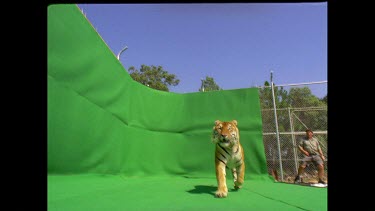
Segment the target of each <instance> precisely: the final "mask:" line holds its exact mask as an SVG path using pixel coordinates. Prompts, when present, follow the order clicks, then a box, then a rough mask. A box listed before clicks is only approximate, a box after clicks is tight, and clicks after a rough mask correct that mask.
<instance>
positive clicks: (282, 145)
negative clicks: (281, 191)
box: [258, 81, 328, 183]
mask: <svg viewBox="0 0 375 211" xmlns="http://www.w3.org/2000/svg"><path fill="white" fill-rule="evenodd" d="M327 85H328V82H327V81H324V82H311V83H303V84H289V85H288V84H287V85H275V84H274V86H273V87H272V86H268V84H266V85H265V86H263V87H258V88H259V95H260V103H261V109H262V121H263V141H264V147H265V154H266V159H267V167H268V172H269V174H270V175H273V176H274V177H275V179H276V180H278V181H283V182H290V183H292V182H294V178H295V176H296V175H297V171H298V167H299V164H300V161H301V159H302V158H303V155H302V153H301V152H300V151H299V150H298V147H297V145H298V143H299V141H300V140H301V139H302V138H303V137H304V136H305V135H306V132H305V130H306V129H307V128H310V129H312V130H313V132H314V137H315V138H317V139H318V141H319V143H320V146H321V148H322V151H323V153H324V156H325V158H326V160H325V161H324V168H325V172H324V173H325V175H324V180H325V181H326V182H328V180H327V176H328V153H327V150H328V149H327V143H328V137H327ZM272 90H273V91H274V92H273V93H272ZM302 178H303V181H304V182H317V181H318V171H317V167H315V166H314V164H313V163H311V164H309V165H308V166H307V167H306V168H305V172H304V174H303V175H302Z"/></svg>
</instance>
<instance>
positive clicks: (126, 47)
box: [117, 46, 128, 60]
mask: <svg viewBox="0 0 375 211" xmlns="http://www.w3.org/2000/svg"><path fill="white" fill-rule="evenodd" d="M126 49H128V46H125V47H124V48H123V49H122V50H121V51H120V52H119V53H118V54H117V60H120V55H121V54H122V52H124V51H125V50H126Z"/></svg>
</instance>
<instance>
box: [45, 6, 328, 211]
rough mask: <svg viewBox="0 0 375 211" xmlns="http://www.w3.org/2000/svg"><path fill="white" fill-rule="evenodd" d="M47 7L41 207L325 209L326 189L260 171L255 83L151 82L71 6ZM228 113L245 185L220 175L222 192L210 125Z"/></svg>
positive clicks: (263, 168) (262, 163)
mask: <svg viewBox="0 0 375 211" xmlns="http://www.w3.org/2000/svg"><path fill="white" fill-rule="evenodd" d="M47 9H48V25H47V27H48V36H47V38H48V43H47V48H48V79H47V80H48V84H47V85H48V93H47V94H48V95H47V97H48V101H47V103H48V105H47V106H48V109H47V110H48V111H47V116H48V119H47V121H48V124H47V126H48V130H47V131H48V136H47V137H48V141H47V145H48V148H47V149H48V159H47V165H48V210H69V211H71V210H91V211H93V210H111V211H113V210H119V211H122V210H163V211H165V210H207V209H212V208H214V209H215V210H228V209H230V208H233V207H235V208H236V210H251V209H252V210H275V209H277V210H288V211H289V210H300V208H301V207H304V209H305V210H325V209H326V207H325V206H326V204H327V201H326V199H325V196H326V194H327V192H326V190H323V189H315V190H313V192H312V191H311V190H309V191H307V189H302V188H306V187H302V188H301V187H297V186H293V187H292V186H287V185H285V184H274V182H273V180H272V178H271V177H270V176H269V175H268V171H267V166H266V158H265V153H264V146H263V140H262V119H261V111H260V102H259V96H258V89H256V88H248V89H236V90H224V91H212V92H197V93H187V94H177V93H169V92H163V91H158V90H153V89H151V88H149V87H146V86H143V85H141V84H140V83H138V82H136V81H134V80H133V79H132V78H131V77H130V76H129V74H128V73H127V70H126V69H124V67H123V66H122V64H121V63H120V62H119V61H118V60H117V58H116V56H115V55H114V54H113V52H112V51H111V50H110V49H109V47H108V46H107V45H106V43H105V42H104V41H103V40H102V38H101V37H100V35H99V34H98V33H97V32H96V31H95V29H94V27H93V26H92V25H91V24H90V22H89V21H88V20H87V19H86V17H85V16H84V15H83V14H82V13H81V11H80V9H79V8H78V7H77V5H74V4H56V5H50V6H48V8H47ZM233 119H235V120H237V121H238V127H239V130H240V141H241V143H242V145H243V148H244V151H245V163H246V174H245V184H244V186H243V188H242V189H241V190H240V191H238V192H235V191H234V190H232V188H233V181H232V177H231V174H227V175H228V176H227V184H228V188H229V192H230V193H229V195H228V198H226V199H223V200H221V199H216V198H215V197H214V192H215V190H216V187H217V184H216V176H215V165H214V150H215V145H214V144H213V143H212V142H211V132H212V127H213V126H214V121H215V120H222V121H229V120H233ZM307 192H308V194H307V195H308V196H309V197H308V201H307V197H306V196H305V193H307ZM306 202H308V203H306Z"/></svg>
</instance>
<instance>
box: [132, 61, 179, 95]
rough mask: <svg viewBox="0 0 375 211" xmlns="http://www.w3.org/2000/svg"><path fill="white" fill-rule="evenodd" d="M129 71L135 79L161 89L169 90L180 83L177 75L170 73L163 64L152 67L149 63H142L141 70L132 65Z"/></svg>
mask: <svg viewBox="0 0 375 211" xmlns="http://www.w3.org/2000/svg"><path fill="white" fill-rule="evenodd" d="M128 72H129V74H130V76H131V77H132V78H133V80H135V81H138V82H139V83H141V84H143V85H145V86H148V87H151V88H153V89H157V90H161V91H167V92H169V88H168V87H169V86H177V85H178V84H179V83H180V80H179V79H177V77H176V75H174V74H169V73H168V72H167V71H165V70H164V69H163V67H162V66H157V67H156V66H154V65H151V67H149V66H147V65H141V68H140V70H137V69H136V68H135V67H134V66H131V67H129V69H128Z"/></svg>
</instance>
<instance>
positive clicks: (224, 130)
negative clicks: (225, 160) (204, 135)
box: [212, 120, 239, 147]
mask: <svg viewBox="0 0 375 211" xmlns="http://www.w3.org/2000/svg"><path fill="white" fill-rule="evenodd" d="M212 142H213V143H215V144H220V145H221V146H223V147H230V146H233V145H236V144H238V143H239V132H238V128H237V121H236V120H232V121H230V122H222V121H220V120H216V121H215V126H214V127H213V131H212Z"/></svg>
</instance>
